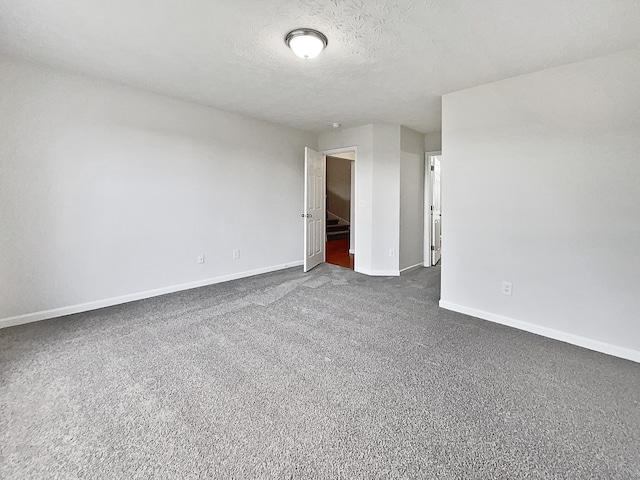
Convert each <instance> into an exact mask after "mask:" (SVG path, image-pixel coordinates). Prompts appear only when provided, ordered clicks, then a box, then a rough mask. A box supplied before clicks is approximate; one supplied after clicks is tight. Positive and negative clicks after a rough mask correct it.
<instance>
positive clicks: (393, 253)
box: [389, 248, 396, 257]
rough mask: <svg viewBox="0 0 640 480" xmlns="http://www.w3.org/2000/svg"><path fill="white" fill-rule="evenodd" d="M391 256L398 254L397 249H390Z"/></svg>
mask: <svg viewBox="0 0 640 480" xmlns="http://www.w3.org/2000/svg"><path fill="white" fill-rule="evenodd" d="M389 256H390V257H395V256H396V251H395V249H393V248H390V249H389Z"/></svg>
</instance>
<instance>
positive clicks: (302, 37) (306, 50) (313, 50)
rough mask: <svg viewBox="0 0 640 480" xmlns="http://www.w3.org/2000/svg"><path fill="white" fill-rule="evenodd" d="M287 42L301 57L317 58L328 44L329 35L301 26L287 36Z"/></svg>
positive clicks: (307, 58)
mask: <svg viewBox="0 0 640 480" xmlns="http://www.w3.org/2000/svg"><path fill="white" fill-rule="evenodd" d="M285 42H286V44H287V45H288V46H289V48H291V50H293V53H295V54H296V55H297V56H299V57H300V58H304V59H305V60H309V59H311V58H316V57H317V56H318V55H320V52H322V50H324V47H326V46H327V43H328V41H327V37H325V36H324V35H323V34H322V33H320V32H318V31H317V30H311V29H309V28H300V29H298V30H293V31H291V32H289V33H288V34H287V36H286V38H285Z"/></svg>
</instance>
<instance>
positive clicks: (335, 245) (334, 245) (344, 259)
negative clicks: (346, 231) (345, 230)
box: [326, 238, 354, 270]
mask: <svg viewBox="0 0 640 480" xmlns="http://www.w3.org/2000/svg"><path fill="white" fill-rule="evenodd" d="M326 247H327V248H326V252H327V263H331V264H333V265H339V266H341V267H345V268H350V269H351V270H353V261H354V255H353V254H352V253H349V239H348V238H342V239H340V240H331V241H328V242H327V246H326Z"/></svg>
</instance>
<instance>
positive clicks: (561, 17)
mask: <svg viewBox="0 0 640 480" xmlns="http://www.w3.org/2000/svg"><path fill="white" fill-rule="evenodd" d="M639 25H640V1H639V0H536V1H534V0H481V1H479V0H422V1H402V0H396V1H390V0H296V1H292V0H90V1H87V0H56V1H43V0H0V51H3V52H5V53H8V54H10V55H14V56H19V57H26V58H29V59H32V60H35V61H39V62H43V63H46V64H50V65H54V66H58V67H63V68H67V69H71V70H75V71H80V72H84V73H87V74H90V75H95V76H99V77H104V78H108V79H112V80H115V81H118V82H122V83H125V84H129V85H133V86H136V87H141V88H144V89H147V90H150V91H154V92H158V93H163V94H166V95H170V96H173V97H178V98H183V99H188V100H192V101H194V102H198V103H202V104H206V105H210V106H213V107H217V108H220V109H223V110H228V111H232V112H238V113H241V114H244V115H249V116H252V117H257V118H262V119H265V120H270V121H273V122H277V123H281V124H285V125H290V126H293V127H298V128H302V129H306V130H314V131H322V130H328V129H331V124H332V123H333V122H340V123H341V124H342V126H343V127H350V126H355V125H362V124H366V123H372V122H388V123H400V124H403V125H406V126H408V127H411V128H414V129H416V130H418V131H421V132H432V131H438V130H439V129H440V110H441V102H440V96H441V95H442V94H444V93H448V92H452V91H456V90H460V89H464V88H468V87H472V86H476V85H480V84H483V83H487V82H491V81H495V80H498V79H502V78H506V77H511V76H514V75H518V74H522V73H528V72H533V71H537V70H541V69H544V68H548V67H552V66H557V65H562V64H566V63H570V62H573V61H577V60H582V59H585V58H591V57H595V56H599V55H605V54H608V53H613V52H617V51H621V50H625V49H628V48H635V47H637V46H639V45H640V27H639ZM297 27H311V28H315V29H317V30H320V31H322V32H323V33H325V34H326V35H327V37H328V38H329V46H328V47H327V49H326V51H325V52H323V53H322V54H321V56H320V57H319V58H317V59H316V60H309V61H305V60H301V59H299V58H297V57H295V56H294V55H293V53H292V52H291V51H290V50H289V49H288V48H287V47H286V46H285V44H284V36H285V34H286V33H287V32H288V31H289V30H292V29H294V28H297Z"/></svg>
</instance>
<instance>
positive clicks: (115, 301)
mask: <svg viewBox="0 0 640 480" xmlns="http://www.w3.org/2000/svg"><path fill="white" fill-rule="evenodd" d="M302 264H303V262H302V261H296V262H290V263H283V264H281V265H272V266H270V267H263V268H258V269H255V270H248V271H245V272H238V273H232V274H230V275H222V276H220V277H213V278H207V279H204V280H198V281H196V282H189V283H183V284H180V285H173V286H170V287H163V288H156V289H154V290H147V291H146V292H139V293H132V294H129V295H122V296H120V297H112V298H106V299H104V300H96V301H94V302H87V303H81V304H78V305H70V306H68V307H60V308H53V309H51V310H43V311H40V312H34V313H26V314H24V315H16V316H14V317H7V318H2V319H0V328H6V327H13V326H15V325H22V324H25V323H31V322H39V321H40V320H48V319H50V318H56V317H63V316H65V315H72V314H74V313H81V312H88V311H89V310H97V309H98V308H104V307H110V306H112V305H120V304H122V303H127V302H134V301H136V300H142V299H145V298H151V297H157V296H160V295H166V294H167V293H174V292H180V291H183V290H190V289H192V288H198V287H205V286H207V285H213V284H215V283H222V282H228V281H230V280H237V279H239V278H245V277H252V276H253V275H260V274H262V273H269V272H275V271H277V270H283V269H285V268H290V267H299V266H301V265H302Z"/></svg>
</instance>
